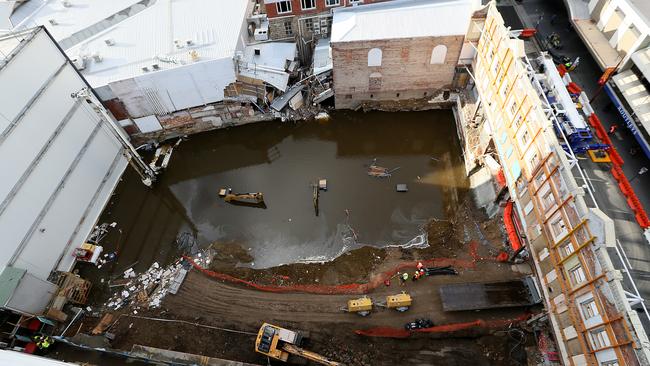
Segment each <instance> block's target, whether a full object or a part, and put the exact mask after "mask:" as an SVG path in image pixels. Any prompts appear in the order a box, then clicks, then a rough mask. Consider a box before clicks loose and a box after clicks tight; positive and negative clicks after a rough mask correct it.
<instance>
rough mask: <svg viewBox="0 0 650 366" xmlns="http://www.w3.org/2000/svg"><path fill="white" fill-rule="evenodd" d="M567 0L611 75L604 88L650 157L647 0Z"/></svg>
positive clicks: (649, 6) (649, 14)
mask: <svg viewBox="0 0 650 366" xmlns="http://www.w3.org/2000/svg"><path fill="white" fill-rule="evenodd" d="M565 2H566V3H567V7H568V9H569V13H570V17H571V22H572V23H573V25H574V27H575V29H576V31H577V33H578V34H579V35H580V37H581V38H582V40H583V41H584V43H585V45H586V46H587V48H588V49H589V51H590V53H591V54H592V56H593V57H594V59H595V60H596V62H597V63H598V65H599V66H600V67H601V69H602V70H603V71H606V72H607V74H608V75H613V77H612V78H611V81H609V82H608V83H607V84H606V85H605V91H606V92H607V94H608V95H609V97H610V98H611V99H612V101H613V102H614V104H615V105H616V108H617V109H618V111H619V113H620V114H621V117H622V120H623V122H624V124H625V126H626V127H627V128H628V129H629V130H630V132H631V133H632V135H633V136H634V138H635V140H636V142H637V143H638V144H639V147H640V149H641V151H643V152H644V153H645V155H646V156H647V157H648V158H650V84H648V77H650V47H649V46H650V1H647V0H591V1H589V2H584V1H577V0H565ZM608 69H609V70H608ZM621 124H623V123H621Z"/></svg>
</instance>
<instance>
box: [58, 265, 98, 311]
mask: <svg viewBox="0 0 650 366" xmlns="http://www.w3.org/2000/svg"><path fill="white" fill-rule="evenodd" d="M56 284H57V286H59V295H60V296H65V297H66V298H67V299H68V301H70V302H72V303H75V304H80V305H84V304H86V302H87V301H88V294H89V293H90V288H91V287H92V283H90V281H88V280H84V279H83V278H81V277H77V276H75V275H74V274H72V273H70V272H60V273H59V275H58V278H57V282H56Z"/></svg>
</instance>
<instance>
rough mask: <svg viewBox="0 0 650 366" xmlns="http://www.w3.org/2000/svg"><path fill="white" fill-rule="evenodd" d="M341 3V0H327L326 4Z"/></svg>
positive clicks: (335, 4)
mask: <svg viewBox="0 0 650 366" xmlns="http://www.w3.org/2000/svg"><path fill="white" fill-rule="evenodd" d="M337 5H341V0H325V6H337Z"/></svg>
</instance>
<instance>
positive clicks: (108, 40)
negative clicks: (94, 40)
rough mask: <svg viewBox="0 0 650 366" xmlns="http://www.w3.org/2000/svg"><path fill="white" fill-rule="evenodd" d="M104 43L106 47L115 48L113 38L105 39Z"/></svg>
mask: <svg viewBox="0 0 650 366" xmlns="http://www.w3.org/2000/svg"><path fill="white" fill-rule="evenodd" d="M104 43H106V45H107V46H115V40H114V39H113V38H106V39H105V40H104Z"/></svg>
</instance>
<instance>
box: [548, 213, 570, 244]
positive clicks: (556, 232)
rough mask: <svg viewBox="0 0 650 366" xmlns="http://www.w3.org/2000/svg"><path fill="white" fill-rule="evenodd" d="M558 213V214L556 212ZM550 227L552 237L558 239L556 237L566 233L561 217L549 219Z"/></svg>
mask: <svg viewBox="0 0 650 366" xmlns="http://www.w3.org/2000/svg"><path fill="white" fill-rule="evenodd" d="M558 215H559V214H558ZM551 229H553V237H554V238H556V239H559V238H558V237H559V236H561V235H564V233H566V226H564V222H563V221H562V217H558V218H556V219H555V220H553V221H551Z"/></svg>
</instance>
